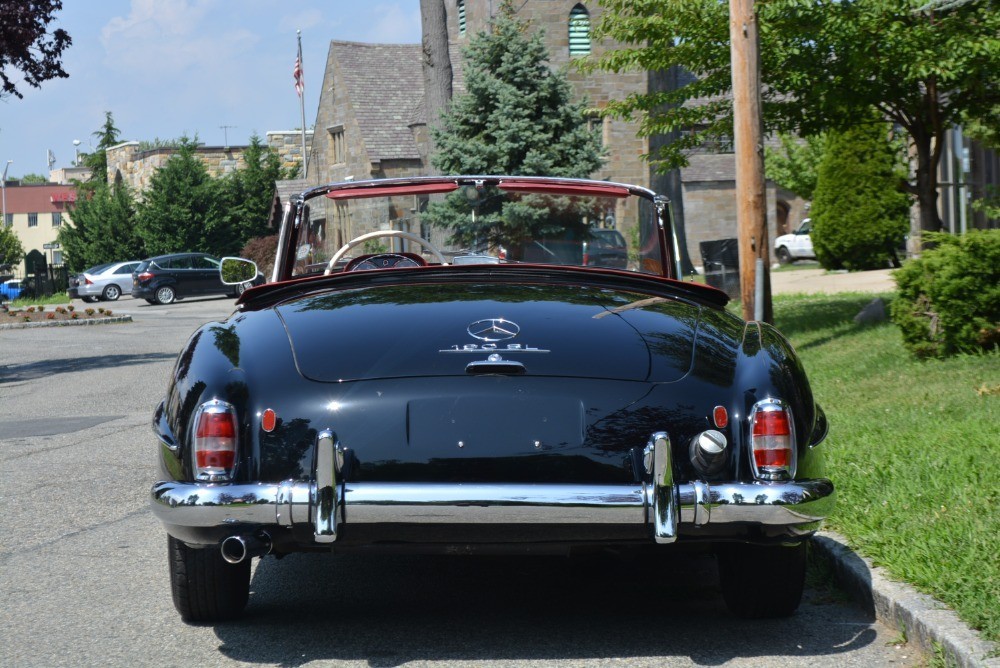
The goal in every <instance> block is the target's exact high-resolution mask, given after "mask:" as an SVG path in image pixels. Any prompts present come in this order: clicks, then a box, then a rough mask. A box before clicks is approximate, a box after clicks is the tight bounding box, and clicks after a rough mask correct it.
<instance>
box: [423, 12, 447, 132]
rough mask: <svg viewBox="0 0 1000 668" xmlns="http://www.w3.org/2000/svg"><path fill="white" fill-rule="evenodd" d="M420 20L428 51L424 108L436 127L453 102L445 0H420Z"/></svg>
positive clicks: (429, 124) (425, 55) (424, 45)
mask: <svg viewBox="0 0 1000 668" xmlns="http://www.w3.org/2000/svg"><path fill="white" fill-rule="evenodd" d="M420 22H421V29H422V31H423V50H424V58H423V70H424V111H425V112H426V114H427V125H428V126H430V127H433V126H434V125H436V124H437V122H438V119H439V118H440V117H441V112H443V111H444V110H445V109H446V108H447V106H448V103H449V102H451V86H452V71H451V56H450V55H449V53H448V15H447V12H446V11H445V0H420Z"/></svg>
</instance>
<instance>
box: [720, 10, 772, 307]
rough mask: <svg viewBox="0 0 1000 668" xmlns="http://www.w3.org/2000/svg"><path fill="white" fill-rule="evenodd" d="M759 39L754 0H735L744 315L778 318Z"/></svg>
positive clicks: (732, 25)
mask: <svg viewBox="0 0 1000 668" xmlns="http://www.w3.org/2000/svg"><path fill="white" fill-rule="evenodd" d="M759 42H760V38H759V32H758V30H757V13H756V11H755V9H754V0H729V43H730V54H731V55H730V57H731V59H732V70H733V135H734V136H733V143H734V147H735V151H736V225H737V236H738V237H739V250H740V297H741V299H742V302H743V319H744V320H763V321H765V322H774V313H773V309H772V307H771V276H770V252H769V251H770V249H769V246H770V242H769V241H768V236H767V195H766V192H765V190H764V129H763V122H762V119H761V101H760V53H759Z"/></svg>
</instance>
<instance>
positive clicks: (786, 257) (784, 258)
mask: <svg viewBox="0 0 1000 668" xmlns="http://www.w3.org/2000/svg"><path fill="white" fill-rule="evenodd" d="M774 254H775V255H776V256H777V257H778V262H780V263H781V264H791V263H792V262H793V259H792V254H791V253H789V252H788V249H787V248H785V247H784V246H782V247H781V248H779V249H778V250H776V251H775V253H774Z"/></svg>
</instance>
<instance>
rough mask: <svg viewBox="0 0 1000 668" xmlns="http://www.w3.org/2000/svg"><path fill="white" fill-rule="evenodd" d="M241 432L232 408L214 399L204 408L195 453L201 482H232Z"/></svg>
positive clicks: (197, 427)
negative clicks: (230, 480)
mask: <svg viewBox="0 0 1000 668" xmlns="http://www.w3.org/2000/svg"><path fill="white" fill-rule="evenodd" d="M238 433H239V428H238V425H237V423H236V410H235V409H234V408H233V407H232V405H231V404H227V403H226V402H224V401H219V400H217V399H213V400H212V401H208V402H206V403H204V404H202V405H201V407H200V408H199V409H198V413H197V415H196V416H195V421H194V438H193V439H192V443H193V447H192V453H193V457H194V474H195V478H196V479H198V480H207V481H209V482H218V481H223V480H229V479H230V478H231V477H232V474H233V468H234V467H235V466H236V437H237V434H238Z"/></svg>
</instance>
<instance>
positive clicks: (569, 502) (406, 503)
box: [344, 483, 645, 524]
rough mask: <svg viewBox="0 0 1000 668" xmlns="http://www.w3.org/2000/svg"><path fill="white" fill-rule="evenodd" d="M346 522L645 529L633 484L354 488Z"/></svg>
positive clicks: (639, 493) (348, 495)
mask: <svg viewBox="0 0 1000 668" xmlns="http://www.w3.org/2000/svg"><path fill="white" fill-rule="evenodd" d="M344 505H345V508H346V512H347V522H348V523H353V522H357V523H379V522H402V523H407V524H409V523H413V524H434V523H475V524H504V523H526V524H643V523H644V513H645V509H644V506H645V495H644V493H643V489H642V486H641V485H639V484H634V485H571V484H566V485H547V484H545V485H533V484H493V485H489V484H487V485H483V484H451V483H443V484H438V483H415V484H409V483H357V484H348V485H347V486H346V491H345V492H344Z"/></svg>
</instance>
